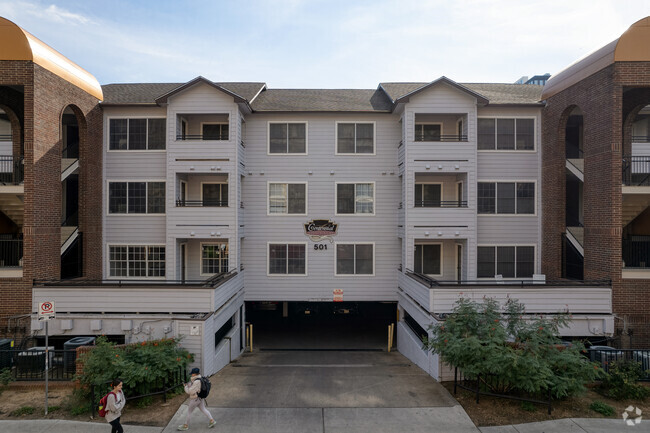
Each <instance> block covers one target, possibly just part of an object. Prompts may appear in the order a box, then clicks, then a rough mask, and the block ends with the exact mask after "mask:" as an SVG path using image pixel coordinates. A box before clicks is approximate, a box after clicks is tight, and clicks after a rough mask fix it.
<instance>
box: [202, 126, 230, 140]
mask: <svg viewBox="0 0 650 433" xmlns="http://www.w3.org/2000/svg"><path fill="white" fill-rule="evenodd" d="M229 128H230V125H229V124H228V123H227V122H201V139H202V140H228V139H229V138H228V137H229V133H228V132H229Z"/></svg>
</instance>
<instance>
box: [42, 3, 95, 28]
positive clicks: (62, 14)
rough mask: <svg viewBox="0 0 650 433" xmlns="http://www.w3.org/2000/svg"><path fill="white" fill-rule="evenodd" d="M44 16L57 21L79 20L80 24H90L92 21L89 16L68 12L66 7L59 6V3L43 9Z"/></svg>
mask: <svg viewBox="0 0 650 433" xmlns="http://www.w3.org/2000/svg"><path fill="white" fill-rule="evenodd" d="M43 16H44V18H46V19H50V20H52V21H56V22H68V23H69V22H70V21H72V22H73V23H74V22H77V23H79V24H88V23H90V22H91V20H90V18H87V17H85V16H83V15H81V14H75V13H72V12H68V11H67V10H65V9H62V8H60V7H58V6H57V5H50V6H49V7H48V8H47V9H45V11H43Z"/></svg>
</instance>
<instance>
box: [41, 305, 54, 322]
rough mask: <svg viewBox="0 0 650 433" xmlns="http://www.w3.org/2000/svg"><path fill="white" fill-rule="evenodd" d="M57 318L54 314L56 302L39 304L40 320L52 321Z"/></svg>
mask: <svg viewBox="0 0 650 433" xmlns="http://www.w3.org/2000/svg"><path fill="white" fill-rule="evenodd" d="M54 318H56V313H55V312H54V301H45V302H39V303H38V320H50V319H54Z"/></svg>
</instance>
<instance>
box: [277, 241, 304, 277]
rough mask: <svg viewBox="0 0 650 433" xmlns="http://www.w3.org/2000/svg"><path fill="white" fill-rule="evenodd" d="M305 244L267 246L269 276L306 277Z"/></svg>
mask: <svg viewBox="0 0 650 433" xmlns="http://www.w3.org/2000/svg"><path fill="white" fill-rule="evenodd" d="M306 274H307V247H306V245H305V244H276V243H273V244H269V275H306Z"/></svg>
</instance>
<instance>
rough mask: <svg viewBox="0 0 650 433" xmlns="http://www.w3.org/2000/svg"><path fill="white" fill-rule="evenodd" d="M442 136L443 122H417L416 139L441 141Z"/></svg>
mask: <svg viewBox="0 0 650 433" xmlns="http://www.w3.org/2000/svg"><path fill="white" fill-rule="evenodd" d="M441 137H442V123H428V122H427V123H421V122H417V123H416V124H415V141H440V139H441Z"/></svg>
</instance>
